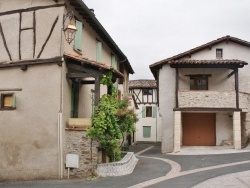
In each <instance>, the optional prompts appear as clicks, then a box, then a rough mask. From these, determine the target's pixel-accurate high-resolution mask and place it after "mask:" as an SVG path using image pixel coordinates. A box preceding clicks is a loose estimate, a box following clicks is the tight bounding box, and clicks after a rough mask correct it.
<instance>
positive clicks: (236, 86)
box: [235, 69, 239, 109]
mask: <svg viewBox="0 0 250 188" xmlns="http://www.w3.org/2000/svg"><path fill="white" fill-rule="evenodd" d="M235 92H236V108H237V109H239V75H238V69H235Z"/></svg>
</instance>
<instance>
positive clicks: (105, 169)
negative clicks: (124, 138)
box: [97, 152, 138, 177]
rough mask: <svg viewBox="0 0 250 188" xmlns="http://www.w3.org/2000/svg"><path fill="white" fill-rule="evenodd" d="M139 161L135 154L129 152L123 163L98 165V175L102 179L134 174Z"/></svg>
mask: <svg viewBox="0 0 250 188" xmlns="http://www.w3.org/2000/svg"><path fill="white" fill-rule="evenodd" d="M137 162H138V159H137V158H136V157H135V155H134V153H133V152H128V153H127V154H126V155H125V156H124V157H123V159H122V160H121V161H117V162H112V163H102V164H98V165H97V174H98V175H99V176H101V177H106V176H122V175H126V174H130V173H132V172H133V170H134V168H135V165H136V163H137Z"/></svg>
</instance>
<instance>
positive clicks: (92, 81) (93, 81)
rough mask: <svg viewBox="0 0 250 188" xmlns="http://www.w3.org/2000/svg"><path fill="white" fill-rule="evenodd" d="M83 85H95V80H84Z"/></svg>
mask: <svg viewBox="0 0 250 188" xmlns="http://www.w3.org/2000/svg"><path fill="white" fill-rule="evenodd" d="M81 84H83V85H87V84H95V80H82V81H81Z"/></svg>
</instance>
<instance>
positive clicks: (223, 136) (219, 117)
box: [216, 112, 233, 146]
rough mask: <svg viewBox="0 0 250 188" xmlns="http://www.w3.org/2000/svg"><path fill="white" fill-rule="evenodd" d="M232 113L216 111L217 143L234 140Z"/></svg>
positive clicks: (218, 144)
mask: <svg viewBox="0 0 250 188" xmlns="http://www.w3.org/2000/svg"><path fill="white" fill-rule="evenodd" d="M232 118H233V117H232V113H226V112H224V113H216V145H217V146H220V145H221V144H222V141H224V140H230V141H233V120H232Z"/></svg>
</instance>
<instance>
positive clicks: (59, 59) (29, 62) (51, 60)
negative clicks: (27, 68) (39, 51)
mask: <svg viewBox="0 0 250 188" xmlns="http://www.w3.org/2000/svg"><path fill="white" fill-rule="evenodd" d="M59 62H62V57H54V58H49V59H32V60H21V61H15V62H12V63H6V64H0V68H7V67H20V66H22V65H38V64H49V63H59Z"/></svg>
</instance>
